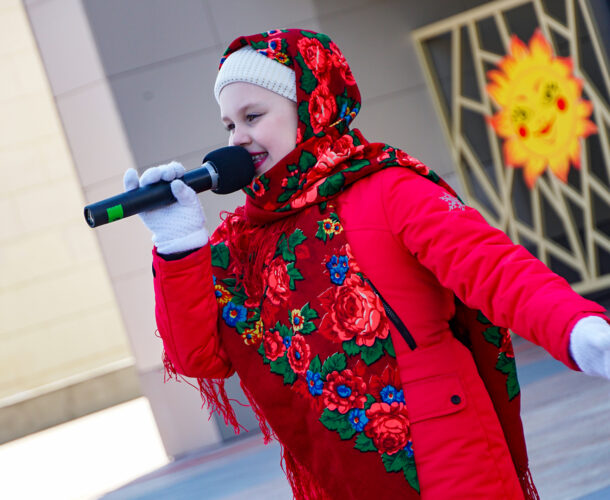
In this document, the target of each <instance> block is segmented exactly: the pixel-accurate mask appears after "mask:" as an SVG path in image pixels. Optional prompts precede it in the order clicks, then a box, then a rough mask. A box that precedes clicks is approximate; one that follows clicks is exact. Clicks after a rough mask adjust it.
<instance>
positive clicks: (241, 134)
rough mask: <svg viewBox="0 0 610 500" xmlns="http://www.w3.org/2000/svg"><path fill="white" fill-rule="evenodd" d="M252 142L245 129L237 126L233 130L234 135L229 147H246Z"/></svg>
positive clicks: (230, 139) (230, 138)
mask: <svg viewBox="0 0 610 500" xmlns="http://www.w3.org/2000/svg"><path fill="white" fill-rule="evenodd" d="M250 142H251V139H250V135H249V134H248V131H247V130H245V129H244V127H238V126H237V125H236V126H235V128H234V129H233V133H232V134H231V136H230V137H229V146H245V145H246V144H249V143H250Z"/></svg>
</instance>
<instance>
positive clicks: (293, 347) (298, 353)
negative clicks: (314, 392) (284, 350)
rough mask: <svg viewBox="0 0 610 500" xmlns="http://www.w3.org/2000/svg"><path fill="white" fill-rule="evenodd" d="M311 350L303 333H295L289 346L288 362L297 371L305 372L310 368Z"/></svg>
mask: <svg viewBox="0 0 610 500" xmlns="http://www.w3.org/2000/svg"><path fill="white" fill-rule="evenodd" d="M310 357H311V350H310V348H309V345H307V341H306V340H305V337H303V335H299V334H297V335H294V336H293V337H292V341H291V343H290V347H289V348H288V362H289V363H290V366H291V367H292V369H293V370H294V371H295V373H301V374H304V373H305V372H306V371H307V369H308V368H309V361H310Z"/></svg>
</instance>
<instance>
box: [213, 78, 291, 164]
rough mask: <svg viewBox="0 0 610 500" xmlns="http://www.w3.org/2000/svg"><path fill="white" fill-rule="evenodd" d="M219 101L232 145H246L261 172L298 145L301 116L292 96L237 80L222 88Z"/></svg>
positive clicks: (222, 117)
mask: <svg viewBox="0 0 610 500" xmlns="http://www.w3.org/2000/svg"><path fill="white" fill-rule="evenodd" d="M219 102H220V118H221V120H222V122H223V123H224V125H225V127H226V128H227V130H228V131H229V146H242V147H244V148H246V150H247V151H248V152H249V153H250V155H251V156H252V160H253V161H254V167H255V169H256V175H257V176H258V175H261V174H263V173H265V172H266V171H267V170H269V169H270V168H271V167H273V166H274V165H275V164H276V163H277V162H278V161H280V160H281V159H282V158H283V157H284V156H286V155H287V154H288V153H290V152H291V151H292V150H293V149H294V147H295V145H296V140H297V122H298V118H297V106H296V103H294V102H292V101H291V100H290V99H287V98H286V97H282V96H281V95H279V94H276V93H275V92H271V91H270V90H267V89H265V88H263V87H259V86H258V85H254V84H252V83H245V82H235V83H231V84H229V85H227V86H226V87H224V88H223V89H222V91H221V92H220V96H219Z"/></svg>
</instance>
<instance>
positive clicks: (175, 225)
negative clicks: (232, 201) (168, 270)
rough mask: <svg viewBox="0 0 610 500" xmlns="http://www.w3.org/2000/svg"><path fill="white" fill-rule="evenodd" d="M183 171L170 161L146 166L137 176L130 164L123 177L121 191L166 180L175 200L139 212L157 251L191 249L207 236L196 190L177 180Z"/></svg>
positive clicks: (206, 238)
mask: <svg viewBox="0 0 610 500" xmlns="http://www.w3.org/2000/svg"><path fill="white" fill-rule="evenodd" d="M184 172H185V169H184V167H183V166H182V165H181V164H180V163H178V162H175V161H173V162H171V163H168V164H166V165H160V166H158V167H152V168H149V169H147V170H146V171H145V172H144V173H143V174H142V176H141V177H140V178H138V173H137V171H136V170H135V169H133V168H130V169H129V170H127V171H126V172H125V175H124V177H123V186H124V187H125V191H132V190H134V189H137V188H138V187H144V186H148V185H150V184H155V183H157V182H159V181H166V182H170V186H171V190H172V194H173V195H174V197H175V198H176V200H177V201H176V202H175V203H172V204H171V205H167V206H165V207H161V208H157V209H154V210H149V211H145V212H141V213H140V214H139V216H140V218H141V219H142V221H144V224H145V225H146V227H147V228H148V229H149V230H150V231H151V232H152V233H153V236H152V241H153V243H154V245H155V246H156V247H157V251H158V252H159V253H160V254H172V253H178V252H185V251H188V250H195V249H197V248H200V247H202V246H204V245H205V244H206V243H207V242H208V239H209V233H208V231H207V229H206V228H205V226H204V224H205V215H204V213H203V208H202V207H201V203H200V202H199V199H198V197H197V193H196V192H195V191H194V190H193V189H192V188H190V187H189V186H187V185H186V184H185V183H184V182H182V180H180V178H181V177H182V176H183V175H184Z"/></svg>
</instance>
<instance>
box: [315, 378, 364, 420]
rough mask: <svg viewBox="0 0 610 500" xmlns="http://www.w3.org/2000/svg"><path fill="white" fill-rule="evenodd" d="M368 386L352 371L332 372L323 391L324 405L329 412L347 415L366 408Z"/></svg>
mask: <svg viewBox="0 0 610 500" xmlns="http://www.w3.org/2000/svg"><path fill="white" fill-rule="evenodd" d="M365 394H366V384H365V383H364V380H362V378H360V377H357V376H355V375H354V374H353V373H352V371H351V370H343V371H342V372H337V371H334V372H331V373H329V374H328V375H327V376H326V384H324V389H323V391H322V397H323V398H324V404H325V405H326V407H327V408H328V409H329V410H338V411H339V413H342V414H345V413H347V412H348V411H350V410H351V409H352V408H364V404H365V403H366V395H365Z"/></svg>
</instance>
